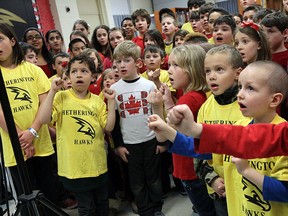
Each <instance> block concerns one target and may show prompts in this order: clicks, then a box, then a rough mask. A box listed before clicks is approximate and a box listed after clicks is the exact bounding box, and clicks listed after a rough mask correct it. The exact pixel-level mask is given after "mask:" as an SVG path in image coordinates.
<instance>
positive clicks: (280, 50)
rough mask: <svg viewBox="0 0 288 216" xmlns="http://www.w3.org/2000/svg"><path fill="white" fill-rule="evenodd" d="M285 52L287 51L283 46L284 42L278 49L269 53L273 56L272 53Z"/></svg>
mask: <svg viewBox="0 0 288 216" xmlns="http://www.w3.org/2000/svg"><path fill="white" fill-rule="evenodd" d="M286 50H287V49H286V47H285V45H284V42H283V44H281V46H280V47H278V48H276V49H271V52H272V54H274V53H279V52H284V51H286Z"/></svg>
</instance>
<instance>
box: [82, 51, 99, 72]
mask: <svg viewBox="0 0 288 216" xmlns="http://www.w3.org/2000/svg"><path fill="white" fill-rule="evenodd" d="M92 53H94V54H95V56H96V58H97V60H98V65H97V69H96V73H99V74H101V73H102V72H103V62H102V59H101V57H100V55H99V53H98V51H97V50H95V49H93V48H88V49H85V50H84V51H83V52H82V53H81V54H82V55H87V56H88V57H90V55H91V54H92Z"/></svg>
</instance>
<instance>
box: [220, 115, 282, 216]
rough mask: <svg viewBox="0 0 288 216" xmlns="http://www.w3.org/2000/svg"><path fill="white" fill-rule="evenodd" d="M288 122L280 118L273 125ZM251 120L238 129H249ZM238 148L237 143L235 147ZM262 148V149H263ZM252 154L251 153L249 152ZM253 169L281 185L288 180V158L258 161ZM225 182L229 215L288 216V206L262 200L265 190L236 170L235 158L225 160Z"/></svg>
mask: <svg viewBox="0 0 288 216" xmlns="http://www.w3.org/2000/svg"><path fill="white" fill-rule="evenodd" d="M284 121H285V119H283V118H281V117H280V116H278V115H276V116H275V118H274V119H273V121H272V122H271V123H272V124H279V123H281V122H284ZM250 122H251V120H247V119H243V120H239V121H237V122H236V124H237V125H244V126H246V125H248V124H249V123H250ZM231 145H235V148H237V143H231ZM259 148H261V146H259ZM247 151H249V149H247ZM249 164H250V166H251V167H252V168H254V169H256V170H257V171H258V172H260V173H262V174H264V175H266V176H271V177H273V178H275V179H278V180H281V181H287V180H288V157H287V156H286V157H285V156H280V157H270V158H256V159H252V160H249ZM223 165H224V179H225V187H226V197H227V206H228V213H229V215H233V216H234V215H235V216H238V215H239V216H240V215H245V216H246V215H265V216H278V215H288V203H281V202H272V201H266V200H264V199H263V196H262V189H261V188H258V187H257V186H256V185H255V184H254V183H252V182H250V181H249V180H247V179H246V178H244V177H243V176H242V175H240V174H239V173H238V171H237V169H236V166H235V165H234V164H233V163H232V162H231V156H229V155H224V156H223Z"/></svg>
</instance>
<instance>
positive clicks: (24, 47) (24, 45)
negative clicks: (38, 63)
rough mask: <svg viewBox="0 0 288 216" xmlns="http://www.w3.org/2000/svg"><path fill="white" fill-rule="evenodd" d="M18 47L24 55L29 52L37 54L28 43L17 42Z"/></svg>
mask: <svg viewBox="0 0 288 216" xmlns="http://www.w3.org/2000/svg"><path fill="white" fill-rule="evenodd" d="M19 45H20V47H21V49H22V52H23V54H24V55H26V54H27V52H28V51H29V50H31V51H33V52H35V53H36V55H37V53H38V50H37V49H36V48H35V47H33V46H32V45H31V44H28V43H25V42H19Z"/></svg>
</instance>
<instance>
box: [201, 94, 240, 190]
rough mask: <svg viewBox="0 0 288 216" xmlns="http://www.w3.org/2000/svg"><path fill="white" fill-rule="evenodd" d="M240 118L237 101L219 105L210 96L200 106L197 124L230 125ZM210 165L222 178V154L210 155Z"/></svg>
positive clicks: (212, 96)
mask: <svg viewBox="0 0 288 216" xmlns="http://www.w3.org/2000/svg"><path fill="white" fill-rule="evenodd" d="M242 118H244V117H243V115H242V113H241V111H240V107H239V104H238V102H237V101H234V102H233V103H231V104H227V105H220V104H218V103H217V101H216V100H215V97H214V95H211V96H210V97H209V98H208V99H207V100H206V101H205V103H204V104H203V105H202V106H201V108H200V110H199V112H198V116H197V122H199V123H205V124H231V125H232V124H234V123H235V122H236V121H238V120H239V119H242ZM211 139H213V137H211ZM210 165H211V166H213V168H214V171H215V172H216V173H217V174H218V175H219V176H220V177H222V178H224V171H223V156H222V154H212V161H210ZM224 180H225V179H224ZM208 192H209V193H214V190H213V189H212V188H210V187H208Z"/></svg>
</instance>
